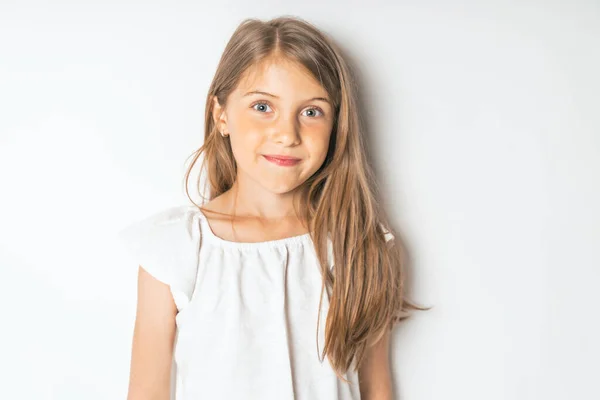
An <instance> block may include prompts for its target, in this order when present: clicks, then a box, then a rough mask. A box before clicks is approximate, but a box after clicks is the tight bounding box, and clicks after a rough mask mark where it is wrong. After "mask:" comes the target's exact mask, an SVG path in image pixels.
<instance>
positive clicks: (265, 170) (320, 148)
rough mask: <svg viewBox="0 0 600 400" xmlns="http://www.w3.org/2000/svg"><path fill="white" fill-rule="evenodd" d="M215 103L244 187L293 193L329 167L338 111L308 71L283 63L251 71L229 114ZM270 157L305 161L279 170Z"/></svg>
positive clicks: (216, 115) (235, 94)
mask: <svg viewBox="0 0 600 400" xmlns="http://www.w3.org/2000/svg"><path fill="white" fill-rule="evenodd" d="M256 92H261V93H256ZM214 101H215V107H214V112H213V117H214V118H215V121H216V122H217V127H218V128H219V130H220V131H221V132H224V133H226V134H227V133H228V134H229V138H230V139H229V140H231V147H232V150H233V154H234V157H235V160H236V163H237V168H238V176H237V179H238V180H239V179H244V186H246V187H252V186H255V185H260V186H262V188H264V189H266V190H268V191H270V192H272V193H278V194H284V193H288V192H290V191H292V190H294V189H295V188H297V187H298V186H300V185H301V184H302V183H303V182H305V181H306V180H307V179H308V178H309V177H310V176H311V175H313V174H314V173H315V172H316V171H317V170H318V169H319V167H321V165H322V164H323V162H324V161H325V157H326V155H327V149H328V147H329V138H330V136H331V130H332V127H333V121H334V116H333V107H332V105H331V104H330V103H329V101H330V99H329V96H328V94H327V92H326V91H325V89H324V88H323V87H321V85H320V84H319V82H318V81H316V80H315V79H314V78H313V77H312V76H310V74H309V72H308V71H306V70H305V69H304V67H302V66H299V65H297V64H294V63H292V62H290V61H287V60H281V59H277V60H272V61H267V62H266V63H263V64H262V65H261V66H256V67H251V68H250V69H249V70H248V71H247V72H246V73H245V74H244V76H243V77H242V79H241V81H240V84H239V85H238V87H237V88H236V89H235V90H234V91H233V92H232V93H231V94H230V96H229V97H228V99H227V105H226V108H225V110H223V109H222V108H221V107H219V104H218V101H217V99H216V98H215V99H214ZM223 140H227V139H223ZM265 155H282V156H289V157H295V158H298V159H299V161H298V162H297V163H295V164H294V165H279V164H277V163H275V162H273V161H269V159H268V158H267V157H265ZM247 179H249V180H250V181H246V180H247ZM256 189H258V188H256ZM256 195H257V196H260V189H259V190H258V192H257V193H256Z"/></svg>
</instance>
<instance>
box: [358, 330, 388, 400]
mask: <svg viewBox="0 0 600 400" xmlns="http://www.w3.org/2000/svg"><path fill="white" fill-rule="evenodd" d="M390 331H391V330H390V329H387V330H386V333H385V334H384V335H383V336H382V338H381V339H380V340H379V341H378V342H377V343H375V344H374V345H373V346H371V347H370V348H368V349H367V350H366V354H365V360H364V363H363V364H362V365H361V367H360V369H359V370H358V377H359V380H360V398H361V399H362V400H392V376H391V372H390V361H389V350H390Z"/></svg>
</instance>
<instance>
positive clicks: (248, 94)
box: [242, 90, 331, 104]
mask: <svg viewBox="0 0 600 400" xmlns="http://www.w3.org/2000/svg"><path fill="white" fill-rule="evenodd" d="M253 94H262V95H264V96H270V97H274V98H276V99H278V98H279V96H275V95H274V94H271V93H268V92H262V91H260V90H253V91H251V92H248V93H246V94H245V95H244V96H242V97H246V96H250V95H253ZM313 100H321V101H324V102H326V103H329V104H331V102H330V101H329V99H327V98H325V97H313V98H312V99H308V100H306V101H313Z"/></svg>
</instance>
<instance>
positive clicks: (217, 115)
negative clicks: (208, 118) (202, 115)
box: [212, 96, 227, 132]
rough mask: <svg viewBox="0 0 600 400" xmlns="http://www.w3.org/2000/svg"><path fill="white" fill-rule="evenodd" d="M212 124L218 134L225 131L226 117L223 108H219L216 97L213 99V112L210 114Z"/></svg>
mask: <svg viewBox="0 0 600 400" xmlns="http://www.w3.org/2000/svg"><path fill="white" fill-rule="evenodd" d="M212 117H213V122H214V123H215V127H216V128H217V129H218V131H219V132H226V131H227V115H226V114H225V108H224V107H221V105H220V104H219V99H217V96H214V97H213V112H212Z"/></svg>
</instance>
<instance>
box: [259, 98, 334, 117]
mask: <svg viewBox="0 0 600 400" xmlns="http://www.w3.org/2000/svg"><path fill="white" fill-rule="evenodd" d="M256 106H261V107H270V106H269V104H268V103H266V102H264V101H258V102H256V103H254V104H252V105H251V106H250V108H252V109H253V110H256V111H259V112H261V113H264V112H265V111H267V110H264V109H262V110H259V109H256V108H255V107H256ZM305 111H316V112H319V113H321V115H315V116H312V117H311V118H316V117H322V116H324V115H325V113H324V112H323V110H321V109H320V108H319V107H311V108H307V109H306V110H305Z"/></svg>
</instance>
